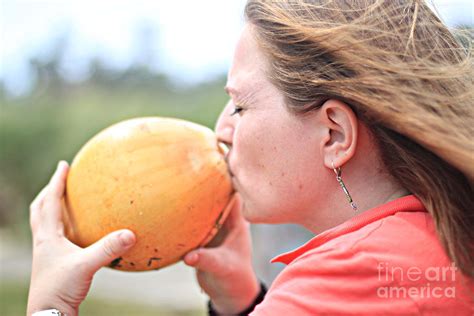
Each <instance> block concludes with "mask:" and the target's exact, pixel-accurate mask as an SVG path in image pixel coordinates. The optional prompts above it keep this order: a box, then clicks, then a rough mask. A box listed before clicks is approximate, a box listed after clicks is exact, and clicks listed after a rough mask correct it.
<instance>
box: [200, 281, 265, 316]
mask: <svg viewBox="0 0 474 316" xmlns="http://www.w3.org/2000/svg"><path fill="white" fill-rule="evenodd" d="M266 293H267V288H266V286H265V284H264V283H263V282H258V281H257V283H256V286H255V288H252V289H251V290H249V291H247V292H246V293H245V294H246V295H242V296H241V297H239V298H236V297H227V298H223V299H221V300H212V301H211V300H209V302H208V312H209V315H211V316H215V315H247V314H248V313H250V312H252V311H253V309H254V308H255V306H257V305H258V304H260V302H262V301H263V298H264V296H265V294H266Z"/></svg>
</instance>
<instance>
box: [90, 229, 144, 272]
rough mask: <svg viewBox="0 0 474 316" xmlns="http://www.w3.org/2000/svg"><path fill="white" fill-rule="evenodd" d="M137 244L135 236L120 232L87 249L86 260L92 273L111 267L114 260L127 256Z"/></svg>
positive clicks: (128, 231) (109, 235)
mask: <svg viewBox="0 0 474 316" xmlns="http://www.w3.org/2000/svg"><path fill="white" fill-rule="evenodd" d="M135 243H136V238H135V234H134V233H133V232H132V231H130V230H128V229H123V230H118V231H115V232H113V233H110V234H108V235H107V236H105V237H103V238H102V239H100V240H99V241H97V242H96V243H94V244H92V245H90V246H89V247H87V248H85V249H84V251H85V253H86V254H85V256H84V257H85V259H86V262H87V265H89V268H90V269H91V272H93V273H95V272H96V271H97V270H99V269H100V268H101V267H103V266H106V265H109V264H110V263H111V262H112V261H113V260H115V259H117V258H118V257H120V256H122V255H123V254H125V253H126V252H127V251H128V250H130V248H132V246H133V245H135Z"/></svg>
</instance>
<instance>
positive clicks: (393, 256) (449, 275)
mask: <svg viewBox="0 0 474 316" xmlns="http://www.w3.org/2000/svg"><path fill="white" fill-rule="evenodd" d="M272 262H281V263H284V264H287V266H286V267H285V269H284V270H283V271H282V272H281V273H280V274H279V275H278V277H277V278H276V279H275V281H274V282H273V284H272V286H271V287H270V289H269V291H268V293H267V295H266V297H265V299H264V300H263V302H262V303H260V304H259V305H258V306H257V307H256V308H255V310H254V311H253V312H252V313H251V315H252V316H260V315H268V316H274V315H286V316H293V315H298V316H299V315H387V314H396V315H408V314H410V315H413V314H416V315H418V314H423V315H474V282H473V280H472V279H470V278H468V277H466V276H465V275H463V274H461V272H460V270H459V269H458V268H457V267H455V266H454V264H453V263H452V262H451V260H449V258H448V257H447V255H446V253H445V251H444V250H443V248H442V246H441V243H440V241H439V239H438V237H437V235H436V231H435V227H434V223H433V219H432V217H431V215H430V214H429V213H427V211H426V209H425V208H424V206H423V205H422V203H421V202H420V200H419V199H418V198H416V197H415V196H413V195H409V196H405V197H402V198H399V199H396V200H393V201H390V202H388V203H386V204H384V205H381V206H378V207H375V208H373V209H370V210H367V211H365V212H363V213H361V214H359V215H357V216H355V217H353V218H352V219H350V220H348V221H346V222H344V223H343V224H341V225H339V226H336V227H334V228H332V229H330V230H327V231H325V232H323V233H321V234H319V235H317V236H316V237H314V238H313V239H312V240H310V241H309V242H308V243H306V244H305V245H303V246H302V247H300V248H298V249H296V250H294V251H291V252H289V253H285V254H283V255H280V256H278V257H276V258H274V259H273V260H272Z"/></svg>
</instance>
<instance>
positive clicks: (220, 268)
mask: <svg viewBox="0 0 474 316" xmlns="http://www.w3.org/2000/svg"><path fill="white" fill-rule="evenodd" d="M183 261H184V263H185V264H187V265H188V266H191V267H193V268H196V269H198V270H202V271H205V272H210V273H213V274H219V273H222V272H224V271H225V269H226V265H225V258H224V256H223V253H222V251H220V250H217V249H216V248H199V249H196V250H193V251H190V252H188V253H187V254H186V255H185V256H184V258H183Z"/></svg>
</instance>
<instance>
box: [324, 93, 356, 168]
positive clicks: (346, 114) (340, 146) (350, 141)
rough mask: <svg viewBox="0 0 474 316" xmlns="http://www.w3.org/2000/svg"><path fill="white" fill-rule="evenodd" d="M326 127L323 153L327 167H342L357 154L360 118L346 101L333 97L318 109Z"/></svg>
mask: <svg viewBox="0 0 474 316" xmlns="http://www.w3.org/2000/svg"><path fill="white" fill-rule="evenodd" d="M318 112H319V113H318V114H319V116H320V122H321V123H322V127H323V129H324V136H323V138H322V140H321V147H320V150H321V155H322V157H323V159H324V165H325V166H326V167H327V168H331V169H332V168H333V163H334V166H335V167H336V168H337V167H340V166H342V165H344V164H345V163H346V162H348V161H349V160H350V159H351V158H352V157H353V156H354V154H355V150H356V147H357V137H358V120H357V117H356V115H355V113H354V111H352V109H351V108H350V107H349V106H348V105H347V104H346V103H344V102H342V101H339V100H335V99H331V100H328V101H326V102H325V103H324V104H323V106H322V107H321V108H320V109H319V111H318Z"/></svg>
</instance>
